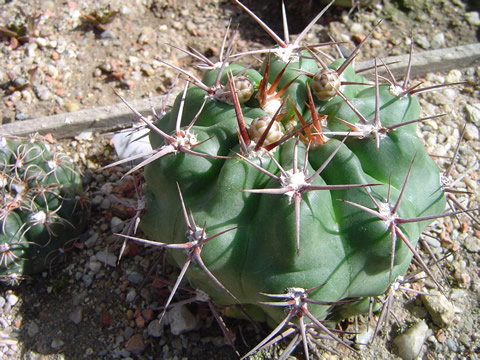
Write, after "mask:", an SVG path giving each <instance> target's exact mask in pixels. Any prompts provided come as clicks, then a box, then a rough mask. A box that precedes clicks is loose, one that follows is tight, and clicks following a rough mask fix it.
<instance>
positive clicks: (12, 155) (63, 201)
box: [0, 136, 87, 283]
mask: <svg viewBox="0 0 480 360" xmlns="http://www.w3.org/2000/svg"><path fill="white" fill-rule="evenodd" d="M0 188H1V192H0V199H1V207H0V211H1V214H0V224H1V232H0V249H1V257H0V277H1V279H2V280H4V281H5V282H7V283H16V282H17V281H18V280H20V279H22V278H24V277H25V276H27V275H30V274H34V273H38V272H41V271H43V270H45V269H49V267H51V266H52V265H53V263H54V260H55V259H56V258H57V255H58V254H57V252H61V251H63V249H64V248H65V246H68V244H69V243H71V242H72V241H74V239H75V237H77V236H78V235H79V234H80V232H81V231H82V230H83V229H84V227H85V225H86V220H87V212H86V211H85V210H86V208H85V206H86V204H85V202H84V201H83V199H82V198H81V194H82V192H83V189H82V183H81V178H80V174H79V172H78V170H77V168H76V167H75V165H74V164H73V162H72V160H71V159H70V158H69V157H68V156H67V155H64V154H61V153H57V152H53V151H50V150H49V146H48V144H47V142H45V141H44V140H43V139H42V138H41V137H39V136H31V137H30V138H29V139H21V138H13V137H6V136H1V137H0Z"/></svg>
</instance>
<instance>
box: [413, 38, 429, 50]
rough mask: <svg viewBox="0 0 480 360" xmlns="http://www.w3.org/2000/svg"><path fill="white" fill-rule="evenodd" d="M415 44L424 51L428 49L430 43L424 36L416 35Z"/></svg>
mask: <svg viewBox="0 0 480 360" xmlns="http://www.w3.org/2000/svg"><path fill="white" fill-rule="evenodd" d="M415 43H416V44H417V45H418V46H420V47H421V48H423V49H425V50H427V49H429V48H430V41H428V38H427V37H426V36H425V35H417V37H416V38H415Z"/></svg>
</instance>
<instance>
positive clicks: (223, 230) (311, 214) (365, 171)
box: [127, 1, 447, 358]
mask: <svg viewBox="0 0 480 360" xmlns="http://www.w3.org/2000/svg"><path fill="white" fill-rule="evenodd" d="M237 4H239V5H241V6H242V7H244V6H243V5H242V4H241V3H240V2H238V1H237ZM244 8H245V7H244ZM245 10H246V11H247V12H249V13H250V14H251V12H250V11H249V10H248V9H246V8H245ZM322 13H323V12H322ZM251 15H252V16H253V14H251ZM320 15H321V14H319V16H320ZM319 16H317V17H316V18H315V19H314V20H313V22H312V24H313V23H314V22H316V21H317V20H318V18H319ZM257 21H258V22H259V23H260V25H261V26H262V27H263V28H264V29H265V30H266V31H267V32H268V33H269V34H270V35H272V37H273V38H274V40H275V41H276V42H277V44H278V47H276V48H272V49H268V50H266V51H265V53H266V56H265V60H264V62H263V65H262V67H261V69H260V70H259V71H256V70H253V69H251V68H245V67H243V66H241V65H239V64H238V63H229V61H231V59H235V58H236V56H235V55H232V47H233V44H234V41H235V36H234V35H232V36H231V41H230V43H229V46H228V48H227V51H226V54H225V56H224V57H223V59H222V61H221V62H220V63H217V64H214V63H212V62H211V61H209V60H207V59H205V58H203V57H201V56H200V55H198V53H193V52H189V51H188V52H187V51H185V52H187V53H189V54H190V55H193V56H194V57H196V58H197V59H198V60H200V61H201V62H203V64H202V66H201V67H202V68H206V69H208V71H207V72H206V73H205V75H204V76H203V79H202V80H201V81H200V80H198V79H197V78H196V77H195V76H193V75H192V74H191V73H190V72H188V71H186V70H184V69H181V68H178V67H176V66H174V65H170V66H172V67H174V68H175V69H177V70H178V71H179V72H181V73H182V74H184V75H186V76H187V77H188V80H189V82H190V83H193V86H192V87H189V86H188V85H187V86H186V87H185V90H184V91H183V92H182V93H181V94H180V95H179V96H178V97H177V99H176V100H175V103H174V104H173V107H172V108H171V110H170V111H169V112H166V113H163V114H161V116H156V122H155V124H153V123H152V122H150V121H149V120H148V119H146V118H144V117H143V116H141V115H140V114H139V113H137V115H138V116H139V118H140V119H142V120H143V121H144V122H145V123H146V125H147V126H148V127H149V128H150V129H151V132H150V142H151V145H152V148H153V150H152V151H151V152H149V153H148V155H149V156H148V158H147V159H146V160H144V161H143V162H142V163H140V164H139V165H137V166H135V167H134V168H133V169H132V170H131V171H136V170H138V169H140V168H141V167H144V166H145V180H146V186H145V198H146V204H147V206H146V212H145V215H144V216H143V219H142V222H141V224H140V226H141V228H142V230H143V231H144V233H145V234H146V235H147V236H148V237H149V238H150V239H152V240H145V239H140V238H136V237H132V236H128V238H130V239H134V240H136V241H140V242H143V243H146V244H150V245H154V246H159V247H163V248H167V249H169V250H170V251H169V254H170V256H171V259H172V261H173V262H174V263H175V264H176V265H177V266H178V267H179V268H181V272H180V276H179V278H178V279H177V281H176V283H175V285H174V286H173V291H172V293H171V295H170V297H169V299H168V300H167V303H166V306H165V309H167V307H168V305H169V304H170V302H171V301H172V298H173V295H174V293H175V291H176V290H177V288H178V286H179V284H180V281H181V280H182V278H183V277H186V278H187V279H188V281H189V283H190V284H191V285H192V287H193V288H195V289H199V291H201V292H202V293H206V294H208V297H209V299H212V300H213V302H214V303H215V304H216V305H217V306H236V305H240V306H241V307H242V309H243V311H244V313H245V312H246V313H247V314H248V315H249V316H250V317H251V318H253V319H256V320H261V321H267V322H268V323H269V324H270V325H271V326H272V328H273V329H274V330H273V331H272V332H271V333H270V335H268V336H267V337H266V338H265V339H264V340H263V341H262V342H261V343H260V344H258V346H256V347H255V348H254V349H253V350H252V351H251V352H249V353H248V354H247V355H246V356H248V355H251V354H253V353H255V352H256V351H258V350H259V349H261V348H263V347H264V346H267V345H269V344H270V343H272V342H275V341H278V337H280V335H281V334H282V335H286V334H296V335H295V336H296V337H295V338H294V340H293V341H292V344H293V343H295V344H296V343H298V342H302V343H303V348H304V351H305V354H306V357H307V358H308V352H309V344H310V343H311V342H310V340H309V338H312V337H315V336H320V335H319V333H323V334H324V335H323V336H324V337H325V336H326V337H327V338H330V339H334V340H336V341H338V342H340V343H342V344H343V345H345V346H347V347H349V348H350V349H352V348H351V346H350V344H348V343H346V342H344V341H343V340H341V339H340V338H339V337H338V336H337V335H335V333H334V332H333V331H331V330H329V329H328V328H327V327H326V325H324V324H323V323H322V322H323V320H325V319H327V318H328V317H329V316H330V315H331V314H332V313H333V311H334V310H335V311H337V313H343V314H352V313H354V312H355V311H357V308H359V307H361V306H359V305H361V304H364V303H365V302H364V301H363V300H365V299H368V298H371V297H376V296H379V295H382V294H384V293H386V292H387V291H389V290H390V289H391V286H393V285H392V284H395V281H396V279H397V278H399V277H401V276H402V275H404V274H405V272H406V271H407V269H408V267H409V265H410V262H411V260H412V258H415V259H416V261H417V262H418V263H419V264H420V265H421V267H422V268H423V270H424V271H425V272H426V273H427V274H428V275H429V276H431V277H432V278H433V275H432V273H431V271H430V270H429V267H428V265H427V264H426V263H425V262H424V260H423V259H422V257H421V256H420V255H419V253H418V252H417V250H416V249H415V248H416V244H417V241H418V238H419V236H420V234H421V232H422V231H423V230H424V229H425V227H426V226H428V224H429V223H430V222H431V221H432V220H433V219H435V218H439V217H443V216H447V215H446V214H443V210H444V208H445V203H446V201H445V194H444V192H443V191H442V188H441V184H440V171H439V169H438V167H437V166H436V164H435V163H434V162H433V160H432V159H431V158H430V156H429V155H428V153H427V152H426V150H425V149H424V147H423V145H422V143H421V141H420V140H419V139H418V137H417V135H416V123H417V122H419V121H423V120H425V119H431V118H433V117H435V116H433V117H427V118H419V116H420V105H419V102H418V100H417V98H416V97H415V96H414V95H415V93H417V92H419V91H420V90H419V89H418V88H417V86H411V87H409V79H408V71H407V74H406V76H405V78H404V79H403V82H401V83H398V82H397V80H396V79H395V78H394V77H393V75H391V74H390V75H391V78H390V79H388V78H385V77H380V76H379V75H378V71H379V68H380V67H381V68H386V69H387V70H388V67H387V65H385V64H383V63H382V62H381V60H379V61H375V66H374V79H373V81H372V80H367V79H366V78H364V77H363V76H361V75H359V74H357V73H356V72H355V71H354V68H353V67H352V61H353V59H354V58H355V56H356V53H357V52H358V51H359V49H360V47H361V46H362V44H363V42H362V44H360V45H359V46H358V47H357V48H356V49H355V50H354V52H353V53H352V54H351V55H350V57H349V58H347V59H343V58H342V59H337V60H331V59H330V60H329V57H326V56H323V55H321V52H319V51H317V50H316V48H317V46H305V47H301V46H300V45H299V44H300V41H301V39H302V37H303V36H304V35H305V33H306V32H307V31H308V29H309V27H310V26H311V25H312V24H310V25H309V26H308V27H307V29H305V31H304V32H303V33H302V34H301V35H300V36H299V37H298V38H297V39H296V40H295V41H294V42H293V43H289V39H288V38H287V39H284V40H282V39H280V38H279V37H278V36H277V35H276V34H274V33H273V31H271V30H270V29H269V28H268V26H266V25H265V24H264V23H263V22H261V20H259V19H257ZM285 23H286V21H285ZM286 33H287V34H288V31H286ZM367 38H368V36H367V37H366V38H365V40H364V41H366V40H367ZM325 45H332V43H329V44H325ZM242 55H244V54H242ZM222 56H223V54H222ZM384 79H385V80H386V81H384ZM380 80H382V83H381V81H380ZM127 105H128V103H127ZM132 110H133V111H135V110H134V109H132ZM129 160H130V159H129ZM433 279H434V278H433ZM434 281H436V280H435V279H434ZM362 301H363V302H362ZM367 310H368V306H367ZM363 311H365V310H363ZM285 314H287V315H285ZM283 328H288V329H287V330H286V331H285V332H282V329H283ZM352 350H353V349H352Z"/></svg>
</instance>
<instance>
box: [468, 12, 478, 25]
mask: <svg viewBox="0 0 480 360" xmlns="http://www.w3.org/2000/svg"><path fill="white" fill-rule="evenodd" d="M465 20H467V22H468V23H469V24H470V25H473V26H480V15H479V13H478V11H471V12H467V13H465Z"/></svg>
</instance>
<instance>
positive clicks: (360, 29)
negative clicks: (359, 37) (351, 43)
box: [350, 23, 364, 34]
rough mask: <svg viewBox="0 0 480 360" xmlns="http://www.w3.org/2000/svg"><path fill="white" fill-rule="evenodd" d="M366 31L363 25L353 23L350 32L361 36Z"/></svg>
mask: <svg viewBox="0 0 480 360" xmlns="http://www.w3.org/2000/svg"><path fill="white" fill-rule="evenodd" d="M363 31H364V28H363V25H362V24H359V23H353V24H352V25H351V26H350V32H351V33H352V34H361V33H363Z"/></svg>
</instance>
